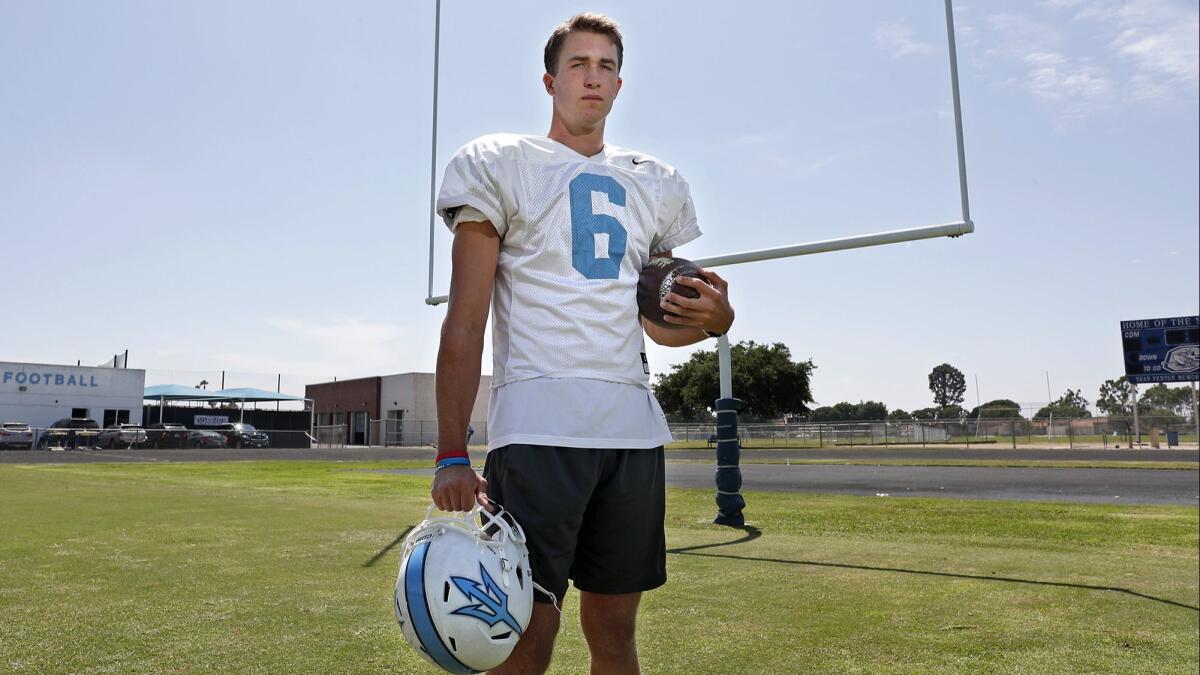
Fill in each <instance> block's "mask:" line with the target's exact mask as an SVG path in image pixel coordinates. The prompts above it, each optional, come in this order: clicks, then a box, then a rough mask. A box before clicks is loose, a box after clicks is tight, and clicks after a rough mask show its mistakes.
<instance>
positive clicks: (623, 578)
mask: <svg viewBox="0 0 1200 675" xmlns="http://www.w3.org/2000/svg"><path fill="white" fill-rule="evenodd" d="M663 461H664V460H663V449H662V447H661V446H660V447H657V448H647V449H634V450H616V449H589V448H557V447H550V446H544V445H522V444H514V445H507V446H504V447H502V448H497V449H495V450H492V451H491V452H489V453H488V454H487V462H486V463H485V464H484V467H483V476H484V478H486V479H487V482H488V486H487V494H488V498H489V499H491V500H493V501H495V502H496V503H498V504H500V505H501V506H503V507H504V509H505V510H506V511H508V512H509V513H511V514H512V515H513V517H514V518H516V519H517V522H518V523H520V524H521V527H522V528H523V529H524V530H525V536H526V538H527V540H528V546H529V563H530V568H531V570H532V572H533V580H534V581H536V582H537V583H538V584H539V585H541V586H542V587H543V588H545V589H546V590H548V591H550V592H551V593H553V594H554V596H555V597H556V598H558V600H559V601H560V602H561V601H562V598H563V595H565V594H566V592H567V580H568V579H572V580H574V582H575V588H578V589H579V590H581V591H588V592H591V593H606V594H617V593H636V592H640V591H648V590H650V589H652V588H658V587H659V586H662V585H663V584H664V583H666V581H667V554H666V536H665V534H664V532H663V518H664V516H665V514H666V486H665V482H664V479H663V471H664V463H663ZM534 600H536V601H538V602H550V598H548V597H546V596H545V595H544V594H543V593H541V592H535V593H534Z"/></svg>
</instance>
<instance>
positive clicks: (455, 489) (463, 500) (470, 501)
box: [429, 464, 493, 511]
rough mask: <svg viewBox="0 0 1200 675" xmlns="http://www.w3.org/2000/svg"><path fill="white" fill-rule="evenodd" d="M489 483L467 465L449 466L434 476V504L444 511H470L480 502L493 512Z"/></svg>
mask: <svg viewBox="0 0 1200 675" xmlns="http://www.w3.org/2000/svg"><path fill="white" fill-rule="evenodd" d="M486 491H487V481H486V480H484V478H483V476H480V475H479V474H478V473H476V472H475V469H472V468H471V467H469V466H466V465H462V464H460V465H455V466H448V467H446V468H444V469H441V470H439V471H438V472H437V473H435V474H434V475H433V487H432V488H430V490H429V492H430V494H431V495H432V496H433V503H434V505H435V506H437V507H438V508H439V509H441V510H443V511H470V510H471V509H473V508H475V502H476V501H478V502H479V503H480V504H481V505H483V507H484V508H485V509H487V510H488V511H492V510H493V509H492V505H491V502H489V501H488V498H487V492H486Z"/></svg>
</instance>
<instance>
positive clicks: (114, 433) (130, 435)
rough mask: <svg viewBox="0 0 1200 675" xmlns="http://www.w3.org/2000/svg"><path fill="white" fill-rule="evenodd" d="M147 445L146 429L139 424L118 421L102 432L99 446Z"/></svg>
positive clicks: (126, 446)
mask: <svg viewBox="0 0 1200 675" xmlns="http://www.w3.org/2000/svg"><path fill="white" fill-rule="evenodd" d="M144 445H146V430H145V429H143V428H142V427H141V425H138V424H125V423H118V424H114V425H112V426H111V427H109V428H107V429H105V430H104V431H102V432H100V436H99V437H98V438H97V439H96V447H97V448H113V449H119V448H140V447H142V446H144Z"/></svg>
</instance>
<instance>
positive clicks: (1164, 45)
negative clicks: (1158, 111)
mask: <svg viewBox="0 0 1200 675" xmlns="http://www.w3.org/2000/svg"><path fill="white" fill-rule="evenodd" d="M1074 19H1075V20H1076V21H1079V22H1086V21H1091V22H1094V23H1096V24H1098V25H1099V27H1100V28H1101V30H1102V31H1103V32H1104V34H1105V35H1107V36H1108V41H1107V45H1106V46H1107V47H1108V48H1109V50H1110V52H1111V53H1112V55H1113V56H1114V57H1116V59H1117V60H1118V61H1120V62H1123V63H1125V64H1128V65H1129V66H1131V67H1132V68H1133V74H1132V75H1131V76H1130V78H1129V84H1128V87H1127V91H1126V97H1127V98H1128V99H1130V100H1134V101H1163V100H1167V99H1172V98H1175V97H1179V96H1181V95H1183V96H1186V98H1187V99H1188V100H1194V98H1195V93H1196V91H1197V89H1198V88H1200V10H1198V9H1197V8H1195V7H1189V6H1186V5H1181V4H1178V3H1174V2H1168V1H1167V0H1128V1H1126V2H1101V3H1095V4H1091V5H1087V6H1084V7H1083V8H1082V9H1080V10H1079V11H1078V12H1076V13H1075V15H1074Z"/></svg>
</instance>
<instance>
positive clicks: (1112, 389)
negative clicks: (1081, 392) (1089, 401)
mask: <svg viewBox="0 0 1200 675" xmlns="http://www.w3.org/2000/svg"><path fill="white" fill-rule="evenodd" d="M1096 409H1097V410H1099V411H1100V412H1102V413H1104V414H1105V415H1109V416H1111V417H1128V416H1130V415H1132V414H1133V385H1132V384H1130V382H1129V380H1127V379H1125V376H1124V375H1122V376H1121V377H1118V378H1117V379H1115V380H1105V381H1104V384H1102V385H1100V398H1098V399H1096Z"/></svg>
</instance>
